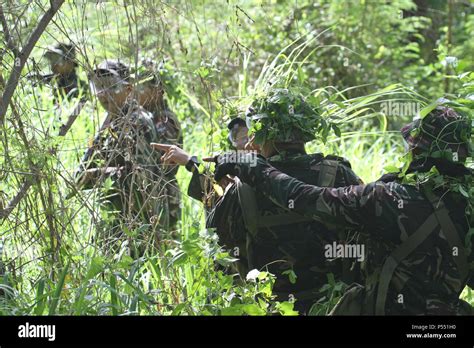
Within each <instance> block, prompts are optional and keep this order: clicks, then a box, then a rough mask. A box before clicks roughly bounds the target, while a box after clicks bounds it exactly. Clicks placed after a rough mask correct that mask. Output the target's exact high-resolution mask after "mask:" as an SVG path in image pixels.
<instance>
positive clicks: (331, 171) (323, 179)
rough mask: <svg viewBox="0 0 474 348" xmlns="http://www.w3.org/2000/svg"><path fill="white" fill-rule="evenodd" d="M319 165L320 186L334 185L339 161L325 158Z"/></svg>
mask: <svg viewBox="0 0 474 348" xmlns="http://www.w3.org/2000/svg"><path fill="white" fill-rule="evenodd" d="M316 166H318V165H316ZM319 166H320V167H321V169H320V171H319V178H318V186H321V187H334V183H335V182H336V174H337V169H338V167H339V161H337V160H333V159H327V158H325V159H323V160H322V161H321V162H320V163H319Z"/></svg>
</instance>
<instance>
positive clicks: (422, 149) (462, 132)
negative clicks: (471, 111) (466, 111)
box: [401, 105, 472, 162]
mask: <svg viewBox="0 0 474 348" xmlns="http://www.w3.org/2000/svg"><path fill="white" fill-rule="evenodd" d="M401 133H402V136H403V138H404V139H405V141H406V142H407V143H408V146H409V148H410V149H411V150H415V153H416V155H419V156H426V157H431V158H443V159H446V160H449V161H452V162H465V161H466V158H467V157H471V156H472V144H471V133H472V121H471V120H470V119H469V117H467V116H465V115H463V114H461V113H460V112H458V111H456V110H454V109H453V108H451V107H449V106H447V105H437V106H436V107H434V109H433V110H431V111H430V112H429V113H428V114H427V115H426V116H424V117H418V118H415V119H414V120H413V122H411V123H409V124H407V125H405V126H404V127H403V128H402V129H401Z"/></svg>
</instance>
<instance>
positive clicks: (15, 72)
mask: <svg viewBox="0 0 474 348" xmlns="http://www.w3.org/2000/svg"><path fill="white" fill-rule="evenodd" d="M50 2H51V7H50V8H49V10H48V11H46V12H45V14H44V15H43V17H41V20H40V21H39V23H38V25H37V26H36V28H35V30H34V31H33V33H32V34H31V36H30V37H29V39H28V42H27V43H26V45H25V46H24V47H23V49H22V50H21V52H20V53H19V54H18V56H16V58H15V62H14V64H13V69H12V71H11V73H10V76H9V78H8V82H7V86H6V88H5V92H4V93H3V96H2V102H1V103H0V123H1V124H3V122H4V120H5V115H6V113H7V109H8V105H9V104H10V101H11V99H12V97H13V93H14V92H15V89H16V87H17V85H18V82H19V80H20V76H21V71H22V70H23V67H24V66H25V64H26V60H27V59H28V57H29V56H30V54H31V51H32V50H33V47H34V46H35V45H36V43H37V42H38V40H39V38H40V36H41V34H43V32H44V31H45V30H46V27H47V26H48V24H49V22H50V21H51V19H52V18H53V16H54V15H55V14H56V12H58V10H59V8H60V7H61V5H62V4H63V3H64V0H51V1H50Z"/></svg>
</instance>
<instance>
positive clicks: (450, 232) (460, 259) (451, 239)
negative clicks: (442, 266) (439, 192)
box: [425, 190, 469, 281]
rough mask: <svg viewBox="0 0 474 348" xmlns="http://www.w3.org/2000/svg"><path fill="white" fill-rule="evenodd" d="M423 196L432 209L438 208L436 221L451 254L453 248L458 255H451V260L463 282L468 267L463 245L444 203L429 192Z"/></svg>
mask: <svg viewBox="0 0 474 348" xmlns="http://www.w3.org/2000/svg"><path fill="white" fill-rule="evenodd" d="M425 195H426V197H427V198H428V199H429V200H430V202H431V204H432V205H433V206H434V207H438V209H435V215H436V219H437V220H438V222H439V225H440V226H441V230H442V231H443V234H444V235H445V237H446V239H447V241H448V243H449V247H450V249H451V252H454V248H456V249H457V252H458V253H457V255H454V254H453V260H454V263H455V264H456V266H457V269H458V272H459V275H460V278H461V281H465V280H466V279H467V277H468V274H469V266H468V262H467V255H466V251H465V246H464V243H463V242H462V241H461V239H460V238H459V234H458V231H457V229H456V227H455V226H454V224H453V221H452V220H451V218H450V217H449V213H448V209H446V207H445V205H444V202H443V201H442V200H441V199H440V198H439V197H437V196H436V195H435V194H434V193H433V192H432V191H430V190H425Z"/></svg>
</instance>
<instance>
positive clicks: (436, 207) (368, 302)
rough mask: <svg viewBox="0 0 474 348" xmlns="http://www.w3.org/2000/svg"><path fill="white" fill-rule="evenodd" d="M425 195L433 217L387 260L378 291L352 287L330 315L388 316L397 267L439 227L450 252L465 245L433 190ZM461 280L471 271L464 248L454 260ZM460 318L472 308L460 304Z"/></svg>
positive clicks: (471, 311) (423, 189) (424, 189)
mask: <svg viewBox="0 0 474 348" xmlns="http://www.w3.org/2000/svg"><path fill="white" fill-rule="evenodd" d="M422 191H423V192H424V193H425V196H426V197H427V198H428V200H429V201H430V203H431V205H432V206H433V213H432V214H431V215H430V216H429V217H428V219H426V220H425V222H424V223H423V224H422V225H421V226H420V227H419V228H418V229H417V230H416V231H415V233H413V234H412V235H411V236H409V237H408V238H407V239H406V240H405V241H404V242H403V243H402V244H400V245H399V246H398V247H397V248H396V249H395V250H394V251H392V253H391V254H390V255H389V256H388V257H387V258H386V259H385V262H384V263H383V265H382V268H381V271H380V273H379V275H378V288H377V291H375V288H374V287H368V286H363V285H360V284H352V285H351V286H350V287H349V288H348V289H347V291H346V293H344V295H343V296H342V298H341V299H340V300H339V302H338V303H337V304H336V306H335V307H334V308H333V310H332V311H331V313H330V315H385V304H386V299H387V294H388V288H389V285H390V281H391V280H392V276H393V273H394V271H395V269H396V268H397V266H398V264H399V263H400V262H401V261H402V260H404V259H405V258H406V257H408V255H410V254H411V253H412V252H413V251H414V250H415V249H416V248H417V247H418V246H419V245H421V243H423V241H425V240H426V238H427V237H428V236H429V235H430V234H431V233H432V232H433V231H435V229H436V227H437V226H438V225H439V226H441V229H442V231H443V233H444V235H445V236H446V239H447V240H448V243H449V245H450V248H453V247H454V246H456V245H463V243H462V242H461V239H460V238H459V235H458V233H457V231H456V227H455V226H454V224H453V222H452V220H451V218H450V217H449V214H448V210H447V208H446V207H445V205H444V203H443V201H442V200H441V199H440V198H439V197H438V196H436V195H435V194H434V193H433V192H432V191H431V190H429V189H427V188H425V187H422ZM454 262H455V263H456V266H457V269H458V270H459V273H460V275H461V279H463V280H467V277H468V272H469V267H468V262H467V256H466V253H465V250H464V248H459V255H458V257H456V258H454ZM459 304H460V305H459V312H458V314H461V315H466V314H473V313H474V311H473V307H471V306H470V305H469V304H468V303H467V302H465V301H463V300H461V299H460V300H459Z"/></svg>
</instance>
